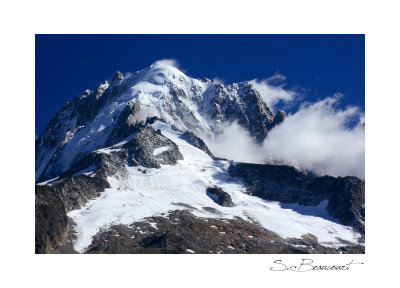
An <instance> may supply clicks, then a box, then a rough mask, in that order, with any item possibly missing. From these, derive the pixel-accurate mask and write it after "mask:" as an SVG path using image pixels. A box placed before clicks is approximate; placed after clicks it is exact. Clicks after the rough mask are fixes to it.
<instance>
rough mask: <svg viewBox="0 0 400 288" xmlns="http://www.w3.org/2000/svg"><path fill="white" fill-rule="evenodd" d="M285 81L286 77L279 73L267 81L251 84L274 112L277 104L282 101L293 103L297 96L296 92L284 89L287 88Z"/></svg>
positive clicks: (257, 81) (256, 80)
mask: <svg viewBox="0 0 400 288" xmlns="http://www.w3.org/2000/svg"><path fill="white" fill-rule="evenodd" d="M285 80H286V77H285V76H284V75H282V74H279V73H277V74H275V75H273V76H272V77H269V78H267V79H263V80H258V79H253V80H251V81H249V83H250V84H252V85H253V86H254V88H255V89H256V90H257V91H258V92H259V93H260V96H261V98H262V99H263V101H264V103H265V104H266V105H267V106H268V107H269V108H270V109H272V110H273V111H274V110H275V105H276V104H278V103H279V102H281V101H282V102H283V103H288V102H291V101H293V99H294V96H295V95H296V93H295V92H294V91H290V90H286V89H285V88H284V87H285V86H286V83H285V82H284V81H285Z"/></svg>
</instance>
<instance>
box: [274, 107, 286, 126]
mask: <svg viewBox="0 0 400 288" xmlns="http://www.w3.org/2000/svg"><path fill="white" fill-rule="evenodd" d="M285 118H286V113H285V111H282V110H278V112H276V115H275V116H274V120H273V121H272V126H273V127H274V126H276V125H279V124H280V123H282V122H283V120H285Z"/></svg>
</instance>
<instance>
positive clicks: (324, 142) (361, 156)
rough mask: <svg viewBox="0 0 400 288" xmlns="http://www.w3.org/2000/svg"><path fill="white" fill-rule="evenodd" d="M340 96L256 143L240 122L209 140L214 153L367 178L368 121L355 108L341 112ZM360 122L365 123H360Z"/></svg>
mask: <svg viewBox="0 0 400 288" xmlns="http://www.w3.org/2000/svg"><path fill="white" fill-rule="evenodd" d="M338 99H339V95H336V96H335V97H329V98H326V99H324V100H322V101H319V102H317V103H314V104H304V103H303V105H301V106H300V109H299V111H297V112H296V113H294V114H292V115H291V114H289V115H288V116H287V118H286V119H285V121H284V122H283V123H281V124H280V125H278V126H276V127H275V128H274V129H272V130H271V131H270V133H269V135H268V137H267V138H266V139H265V141H264V142H263V143H262V145H259V144H256V143H255V141H254V139H253V138H251V137H250V135H249V134H248V132H246V131H244V130H243V129H242V128H241V127H240V126H239V125H238V124H236V123H233V124H230V125H227V127H226V129H225V130H224V131H223V133H222V134H221V135H219V136H217V137H215V138H214V139H211V138H208V139H206V143H207V145H209V147H210V150H211V151H212V152H213V153H215V155H217V156H220V157H225V158H227V159H230V160H234V161H241V162H251V163H274V164H287V165H291V166H297V167H299V168H302V169H305V170H310V171H313V172H314V173H316V174H318V175H332V176H335V177H336V176H350V175H351V176H357V177H359V178H363V179H364V176H365V172H364V170H365V139H364V138H365V130H364V127H363V125H362V122H359V123H358V124H357V125H356V126H355V127H353V128H349V127H348V123H349V122H350V121H352V120H354V119H364V114H363V113H361V112H360V111H359V109H358V108H356V107H347V108H345V109H339V108H337V107H336V106H337V102H338ZM361 121H362V120H361Z"/></svg>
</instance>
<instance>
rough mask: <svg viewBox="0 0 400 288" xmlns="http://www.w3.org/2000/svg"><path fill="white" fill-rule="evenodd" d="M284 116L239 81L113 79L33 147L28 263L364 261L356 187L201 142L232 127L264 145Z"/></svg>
mask: <svg viewBox="0 0 400 288" xmlns="http://www.w3.org/2000/svg"><path fill="white" fill-rule="evenodd" d="M285 116H286V114H285V113H284V112H283V111H278V113H277V114H276V115H274V114H273V113H272V112H271V110H270V109H269V108H268V107H267V106H266V105H265V103H264V102H263V101H262V99H261V97H260V95H259V93H258V92H257V91H256V90H255V89H254V87H252V85H250V84H249V83H247V82H241V83H234V84H232V85H222V84H218V83H214V82H213V81H211V80H208V79H206V78H205V79H204V80H197V79H193V78H190V77H188V76H186V75H185V74H184V73H182V72H181V71H179V70H178V69H176V68H174V67H171V66H167V65H164V64H162V63H155V64H153V65H151V66H150V67H148V68H146V69H143V70H141V71H139V72H136V73H134V74H128V75H125V76H124V75H122V74H121V73H119V72H117V73H115V74H114V75H113V76H112V77H111V78H109V79H108V80H106V81H105V82H104V83H103V84H101V85H100V86H99V87H98V88H97V89H96V91H90V90H86V91H84V92H83V93H81V94H80V95H79V96H78V97H77V98H76V99H75V100H74V101H72V102H71V103H67V104H66V105H65V106H64V107H63V108H62V109H61V110H60V111H59V112H58V113H57V114H56V115H55V117H54V118H53V119H52V120H51V121H50V122H49V123H48V125H47V126H46V130H45V132H44V133H43V134H42V135H41V136H40V137H39V138H38V139H37V140H36V143H35V145H36V155H35V156H36V158H35V159H36V163H35V170H36V183H37V185H35V195H36V197H35V199H36V215H35V216H36V218H35V219H36V239H35V240H36V253H50V252H51V253H76V252H79V253H363V251H364V247H363V244H362V242H363V238H364V236H363V235H364V220H365V219H364V182H363V181H361V180H359V179H357V178H355V177H343V178H341V177H339V178H334V177H330V176H325V177H317V176H315V175H312V174H311V173H306V172H301V171H298V170H296V169H295V168H293V167H289V166H278V165H256V164H245V163H233V162H230V161H229V160H226V159H221V158H218V157H216V155H213V153H212V151H210V150H209V149H208V147H207V145H206V144H205V143H204V141H203V140H202V139H201V138H202V137H213V136H216V135H218V134H219V133H220V132H221V131H222V130H223V129H224V127H225V126H224V125H225V123H227V122H228V123H230V122H234V121H236V122H237V123H238V124H239V125H241V126H242V127H243V128H244V129H246V130H247V131H248V132H249V134H250V135H251V136H252V137H254V139H256V140H257V141H258V142H261V141H263V140H264V139H265V137H268V132H269V131H270V130H271V129H273V127H274V126H275V125H279V124H280V123H281V122H282V121H284V119H285ZM238 153H240V151H238Z"/></svg>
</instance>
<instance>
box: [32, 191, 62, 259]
mask: <svg viewBox="0 0 400 288" xmlns="http://www.w3.org/2000/svg"><path fill="white" fill-rule="evenodd" d="M67 233H68V228H67V215H66V213H65V207H64V204H63V202H62V201H61V199H60V198H59V197H58V196H57V194H55V193H54V191H53V190H52V189H51V188H50V187H46V186H39V185H36V186H35V253H37V254H38V253H49V252H51V251H52V250H53V249H55V248H56V247H58V246H60V245H61V244H62V243H63V242H64V241H65V239H66V238H67Z"/></svg>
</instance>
